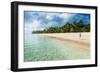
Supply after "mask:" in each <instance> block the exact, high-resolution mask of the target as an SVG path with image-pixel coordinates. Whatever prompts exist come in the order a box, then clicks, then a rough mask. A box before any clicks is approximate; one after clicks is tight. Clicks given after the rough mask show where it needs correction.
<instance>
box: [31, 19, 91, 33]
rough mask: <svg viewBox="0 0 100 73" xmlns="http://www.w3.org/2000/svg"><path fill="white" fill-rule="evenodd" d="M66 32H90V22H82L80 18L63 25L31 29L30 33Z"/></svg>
mask: <svg viewBox="0 0 100 73" xmlns="http://www.w3.org/2000/svg"><path fill="white" fill-rule="evenodd" d="M68 32H90V24H85V23H83V21H82V20H80V21H78V22H75V21H74V22H73V23H69V22H67V23H66V24H64V25H63V26H60V27H58V26H56V27H48V28H45V29H44V30H37V31H32V33H68Z"/></svg>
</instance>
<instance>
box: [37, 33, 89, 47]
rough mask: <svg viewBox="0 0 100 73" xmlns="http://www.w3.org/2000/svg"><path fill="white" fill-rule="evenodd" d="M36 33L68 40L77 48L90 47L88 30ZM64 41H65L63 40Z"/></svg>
mask: <svg viewBox="0 0 100 73" xmlns="http://www.w3.org/2000/svg"><path fill="white" fill-rule="evenodd" d="M38 35H43V36H48V37H51V38H56V39H59V40H62V41H68V42H69V43H72V44H71V45H73V47H79V48H86V49H89V48H90V32H86V33H84V32H83V33H82V32H81V33H80V32H79V33H42V34H38ZM64 43H65V42H64Z"/></svg>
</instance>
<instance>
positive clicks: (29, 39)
mask: <svg viewBox="0 0 100 73" xmlns="http://www.w3.org/2000/svg"><path fill="white" fill-rule="evenodd" d="M65 42H67V44H63V43H62V41H61V40H60V41H59V39H55V38H51V37H47V36H43V35H38V34H26V35H25V38H24V61H25V62H32V61H52V60H72V59H88V58H90V53H89V50H86V49H84V48H72V47H71V46H70V47H69V44H70V43H69V44H68V41H65Z"/></svg>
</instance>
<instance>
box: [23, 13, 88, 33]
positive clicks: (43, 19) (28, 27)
mask: <svg viewBox="0 0 100 73" xmlns="http://www.w3.org/2000/svg"><path fill="white" fill-rule="evenodd" d="M80 20H82V21H83V22H84V23H85V24H90V14H80V13H65V12H36V11H24V23H25V32H32V31H37V30H43V29H45V28H48V27H56V26H57V27H60V26H63V25H64V24H65V23H67V22H69V23H72V22H74V21H76V22H78V21H80Z"/></svg>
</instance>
